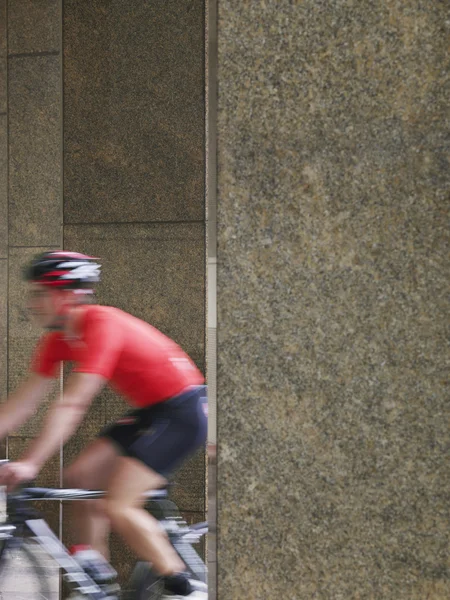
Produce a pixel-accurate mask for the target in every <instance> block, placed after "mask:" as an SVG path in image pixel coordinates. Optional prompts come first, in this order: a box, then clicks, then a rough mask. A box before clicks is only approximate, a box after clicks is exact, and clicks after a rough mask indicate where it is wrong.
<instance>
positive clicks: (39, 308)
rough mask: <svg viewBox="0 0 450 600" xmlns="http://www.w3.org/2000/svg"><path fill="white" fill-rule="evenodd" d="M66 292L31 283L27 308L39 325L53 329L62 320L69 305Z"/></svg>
mask: <svg viewBox="0 0 450 600" xmlns="http://www.w3.org/2000/svg"><path fill="white" fill-rule="evenodd" d="M67 296H68V293H67V291H66V290H55V289H52V288H49V287H47V286H45V285H40V284H38V283H31V284H30V286H29V289H28V304H27V308H28V310H29V312H30V314H31V316H32V318H33V320H34V321H35V322H36V324H37V325H39V326H40V327H43V328H52V327H54V326H55V325H56V324H57V322H58V321H59V320H60V318H61V316H62V314H63V312H64V307H65V306H66V305H67Z"/></svg>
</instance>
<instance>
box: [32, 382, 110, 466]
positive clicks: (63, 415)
mask: <svg viewBox="0 0 450 600" xmlns="http://www.w3.org/2000/svg"><path fill="white" fill-rule="evenodd" d="M106 381H107V380H106V378H105V377H102V376H101V375H96V374H93V373H72V374H71V375H70V377H69V379H68V380H67V384H66V385H65V387H64V392H63V400H62V401H61V400H59V399H58V400H56V401H55V403H54V404H53V406H52V408H51V409H50V411H49V412H48V414H47V417H46V419H45V422H44V427H43V429H42V431H41V433H40V435H39V436H38V437H37V438H36V439H35V440H33V442H32V443H31V445H30V447H29V448H28V449H27V450H26V452H25V455H24V456H23V458H22V460H26V461H29V462H31V463H33V464H34V465H36V466H37V467H38V468H41V467H42V465H43V464H44V463H45V462H46V461H47V460H48V459H49V458H50V457H51V456H52V455H53V454H54V453H55V452H56V451H57V450H59V447H60V444H61V443H65V442H66V441H67V440H68V439H69V438H70V437H71V436H72V435H73V433H75V431H76V429H77V428H78V426H79V424H80V423H81V421H82V419H83V417H84V415H85V413H86V412H87V410H88V408H89V405H90V404H91V402H92V400H93V399H94V398H95V396H96V395H97V394H98V393H99V392H100V391H101V390H102V388H103V387H104V385H105V383H106Z"/></svg>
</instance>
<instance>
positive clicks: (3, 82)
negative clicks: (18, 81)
mask: <svg viewBox="0 0 450 600" xmlns="http://www.w3.org/2000/svg"><path fill="white" fill-rule="evenodd" d="M6 49H7V39H6V0H0V113H5V112H6V96H7V90H8V81H7V58H6ZM0 156H1V155H0Z"/></svg>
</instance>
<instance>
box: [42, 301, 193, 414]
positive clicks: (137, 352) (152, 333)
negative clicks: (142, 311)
mask: <svg viewBox="0 0 450 600" xmlns="http://www.w3.org/2000/svg"><path fill="white" fill-rule="evenodd" d="M61 361H73V362H74V363H75V367H74V369H73V371H74V372H78V373H95V374H97V375H101V376H102V377H105V379H108V380H109V382H110V384H111V387H113V388H115V389H116V390H117V391H119V392H120V393H121V394H123V395H124V396H125V398H126V399H127V400H128V402H129V404H131V405H132V406H136V407H143V406H150V405H151V404H157V403H158V402H162V401H163V400H166V399H168V398H172V397H173V396H176V395H178V394H180V393H181V392H182V391H183V390H184V389H186V388H187V387H189V386H191V385H202V384H203V383H204V378H203V375H202V374H201V373H200V371H199V370H198V369H197V367H196V366H195V364H194V363H193V362H192V360H191V359H190V358H189V357H188V356H187V355H186V354H185V353H184V352H183V350H182V349H181V348H180V347H179V346H178V345H177V344H176V343H175V342H174V341H172V340H171V339H169V338H168V337H167V336H165V335H164V334H163V333H161V332H160V331H158V330H157V329H155V328H154V327H152V326H151V325H149V324H148V323H145V322H144V321H141V320H140V319H137V318H136V317H133V316H132V315H129V314H128V313H126V312H123V311H121V310H119V309H117V308H111V307H109V306H99V305H87V306H85V307H84V310H83V318H82V323H81V333H80V337H79V338H77V339H76V340H69V339H66V338H65V337H64V333H63V332H59V331H58V332H53V333H48V334H46V335H44V336H43V337H42V338H41V340H40V343H39V344H38V347H37V349H36V352H35V356H34V358H33V362H32V370H33V371H34V372H35V373H38V374H40V375H44V376H46V377H55V376H56V375H57V372H58V370H57V367H58V365H59V363H60V362H61Z"/></svg>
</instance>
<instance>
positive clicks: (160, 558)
mask: <svg viewBox="0 0 450 600" xmlns="http://www.w3.org/2000/svg"><path fill="white" fill-rule="evenodd" d="M25 277H26V279H27V281H28V282H29V302H28V308H29V310H30V312H31V314H32V316H33V318H34V320H35V321H37V323H38V324H39V325H40V326H41V327H42V328H44V330H46V333H44V335H43V336H42V337H41V339H40V342H39V344H38V346H37V348H36V350H35V354H34V358H33V360H32V366H31V372H30V375H29V377H28V378H27V379H26V381H25V382H23V383H22V385H20V386H19V387H18V389H17V390H16V391H14V392H13V393H12V394H11V395H10V397H9V398H8V400H7V401H6V403H4V404H3V405H2V407H1V408H0V439H1V438H4V437H6V436H7V435H8V434H9V433H10V432H11V431H13V430H14V429H16V428H17V427H19V426H20V425H21V424H22V423H24V422H25V421H26V420H27V419H28V418H30V417H31V416H32V415H33V413H34V412H35V411H36V409H37V407H38V406H39V404H40V403H41V402H42V401H43V400H44V399H45V397H46V394H47V392H48V390H49V384H50V382H51V379H52V378H55V377H57V376H58V375H59V373H60V370H59V365H60V363H61V361H71V362H73V363H74V368H73V369H72V372H71V374H70V375H69V377H68V379H67V382H66V384H65V386H64V391H63V397H62V399H60V398H59V397H58V398H57V399H56V400H55V402H54V403H53V405H52V406H51V409H50V410H49V412H48V414H47V416H46V420H45V422H44V426H43V429H42V432H41V433H40V435H39V436H38V437H37V438H36V439H35V440H33V442H32V443H31V444H30V446H29V447H28V448H27V449H26V451H25V453H24V454H23V456H22V457H21V458H20V460H18V461H17V462H12V463H9V464H8V465H7V466H6V467H4V468H3V469H2V470H0V483H2V484H4V485H8V487H9V488H14V487H15V486H16V485H18V484H20V483H22V482H25V481H30V480H32V479H34V478H35V477H36V475H37V474H38V472H39V470H40V469H41V467H42V466H43V465H44V463H45V462H46V461H47V460H48V459H49V458H50V457H51V456H52V455H53V454H55V453H56V452H57V451H58V449H59V447H60V444H61V442H62V443H65V442H66V441H67V440H68V439H69V438H70V437H71V436H72V435H73V434H74V433H75V431H76V429H77V428H78V426H79V425H80V423H81V421H82V419H83V416H84V415H85V413H86V411H87V410H88V407H89V405H90V404H91V402H92V401H93V399H94V398H95V397H96V396H97V395H98V394H99V392H100V391H101V390H102V388H103V387H104V386H105V385H106V384H107V383H110V384H111V386H112V387H114V388H115V389H116V390H117V391H119V392H120V393H121V394H122V395H123V396H124V398H125V399H126V400H127V401H128V403H129V404H130V405H131V406H132V407H133V410H131V411H130V412H128V413H127V414H126V415H125V416H124V417H122V418H120V419H118V420H117V421H116V422H115V423H113V424H112V425H110V426H108V427H106V429H104V430H103V431H102V432H100V434H99V437H98V438H97V439H96V440H95V441H93V442H92V443H90V445H88V446H87V447H86V448H85V449H84V450H83V451H82V452H81V454H80V455H79V456H78V457H77V458H76V459H75V461H74V463H73V464H72V465H70V466H69V467H68V469H67V471H66V479H65V482H66V485H69V486H70V487H82V488H86V489H89V488H90V489H98V488H103V489H105V490H107V496H106V498H105V500H104V501H103V503H102V504H101V503H100V502H99V501H98V500H96V501H90V502H89V501H88V502H82V503H80V504H79V505H78V511H77V515H76V522H75V531H76V532H77V539H76V541H77V543H78V544H84V545H87V546H88V547H90V548H91V549H92V550H91V551H90V553H89V556H90V559H89V560H90V561H92V557H94V563H95V561H96V560H97V559H98V569H97V570H96V569H95V564H94V565H91V566H92V567H93V569H92V572H94V574H95V573H97V574H98V579H101V573H102V572H103V573H104V565H105V564H106V563H105V560H104V559H103V557H105V558H106V559H107V560H108V559H109V553H108V541H107V539H108V533H109V528H110V527H111V528H112V529H113V530H115V531H116V532H117V533H118V534H119V535H121V536H122V538H123V539H124V540H125V542H126V543H127V544H128V545H129V546H130V547H131V548H132V549H133V550H134V551H135V553H136V554H137V555H138V556H139V557H140V558H141V559H142V560H146V561H149V562H151V563H152V565H153V568H154V569H155V570H156V571H157V572H158V573H159V574H160V575H161V577H163V578H164V584H165V594H166V596H167V597H188V598H191V599H194V598H206V594H205V593H204V592H203V593H202V592H199V591H195V590H194V588H193V585H192V583H191V581H190V580H189V578H188V576H187V575H186V573H185V565H184V563H183V562H182V561H181V559H180V558H179V556H178V554H177V553H176V552H175V550H174V549H173V547H172V546H171V544H170V542H169V540H168V538H167V536H166V534H165V533H164V532H163V531H162V530H161V528H160V526H159V524H158V522H157V521H156V520H155V519H154V518H153V517H152V516H151V515H149V514H148V512H147V511H145V510H144V508H143V501H142V495H143V493H144V492H145V491H147V490H151V489H157V488H161V487H163V486H164V485H165V484H166V483H167V476H168V475H169V474H170V473H171V472H172V471H173V470H174V469H175V468H176V467H178V466H179V465H180V463H181V462H183V461H184V460H185V458H186V457H187V456H188V455H190V454H191V453H192V452H194V451H195V450H196V449H198V448H199V447H201V446H202V445H204V444H205V441H206V432H207V418H206V407H207V404H206V402H207V401H206V387H205V386H204V378H203V376H202V374H201V373H200V371H199V370H198V369H197V368H196V366H195V365H194V363H193V362H192V360H191V359H190V358H189V357H188V356H187V355H186V354H185V353H184V352H183V351H182V350H181V348H180V347H179V346H178V345H177V344H175V342H173V341H172V340H171V339H169V338H168V337H166V336H165V335H164V334H163V333H161V332H160V331H158V330H157V329H155V328H153V327H152V326H151V325H149V324H148V323H145V322H144V321H141V320H139V319H137V318H135V317H133V316H132V315H130V314H128V313H125V312H123V311H121V310H119V309H116V308H112V307H107V306H100V305H98V304H94V303H91V302H90V301H89V298H90V297H91V294H92V293H93V286H94V284H95V283H96V282H98V281H99V278H100V265H99V263H98V262H96V259H94V258H93V257H90V256H86V255H84V254H79V253H76V252H67V251H50V252H45V253H43V254H41V255H39V256H37V257H36V258H35V259H34V260H32V262H31V263H30V264H29V265H28V266H27V267H26V269H25ZM99 505H100V508H99ZM75 550H76V549H75ZM75 556H76V555H75ZM102 569H103V571H102ZM112 572H113V573H114V571H112Z"/></svg>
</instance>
